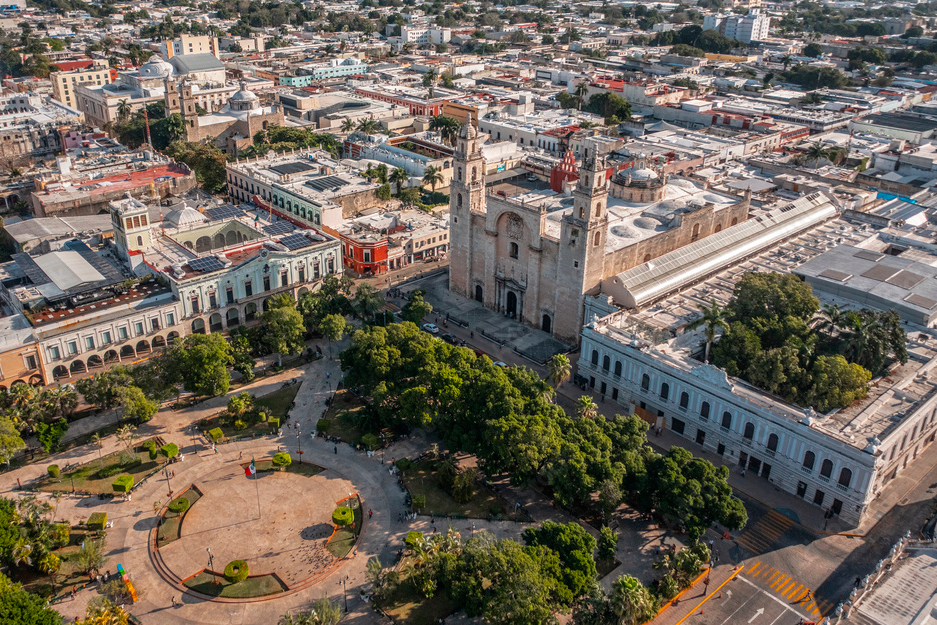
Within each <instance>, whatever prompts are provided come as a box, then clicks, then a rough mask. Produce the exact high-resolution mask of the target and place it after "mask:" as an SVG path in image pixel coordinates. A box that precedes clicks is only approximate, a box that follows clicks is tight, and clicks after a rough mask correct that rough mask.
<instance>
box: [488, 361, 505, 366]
mask: <svg viewBox="0 0 937 625" xmlns="http://www.w3.org/2000/svg"><path fill="white" fill-rule="evenodd" d="M491 364H493V365H494V366H496V367H507V366H508V364H507V363H506V362H501V361H500V360H496V361H494V362H493V363H491Z"/></svg>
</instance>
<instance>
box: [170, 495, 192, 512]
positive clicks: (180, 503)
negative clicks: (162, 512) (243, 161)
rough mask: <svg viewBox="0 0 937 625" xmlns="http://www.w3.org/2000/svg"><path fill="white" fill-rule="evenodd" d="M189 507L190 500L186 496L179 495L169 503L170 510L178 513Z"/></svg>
mask: <svg viewBox="0 0 937 625" xmlns="http://www.w3.org/2000/svg"><path fill="white" fill-rule="evenodd" d="M188 509H189V500H188V499H186V498H185V497H179V498H178V499H176V500H175V501H173V502H172V503H170V504H169V511H170V512H175V513H176V514H182V513H183V512H185V511H186V510H188Z"/></svg>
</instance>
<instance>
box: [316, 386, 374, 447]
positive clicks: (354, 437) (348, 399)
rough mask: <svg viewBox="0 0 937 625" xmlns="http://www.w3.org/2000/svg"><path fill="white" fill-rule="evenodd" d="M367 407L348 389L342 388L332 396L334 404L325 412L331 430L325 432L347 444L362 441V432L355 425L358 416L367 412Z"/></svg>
mask: <svg viewBox="0 0 937 625" xmlns="http://www.w3.org/2000/svg"><path fill="white" fill-rule="evenodd" d="M366 409H367V406H366V405H365V404H364V402H362V401H361V400H360V399H358V398H357V397H355V395H354V394H353V393H352V392H350V391H349V390H347V389H344V388H341V389H339V390H337V391H335V394H334V395H333V396H332V403H331V404H330V405H329V409H328V410H326V412H325V419H326V421H328V423H329V428H328V430H327V431H326V432H325V434H327V435H328V436H337V437H339V438H341V439H342V441H343V442H346V443H358V442H360V441H361V436H362V434H363V433H362V432H361V430H359V429H358V427H357V426H356V425H355V419H356V416H357V414H358V413H359V412H360V411H362V410H366Z"/></svg>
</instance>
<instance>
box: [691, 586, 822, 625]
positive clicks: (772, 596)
mask: <svg viewBox="0 0 937 625" xmlns="http://www.w3.org/2000/svg"><path fill="white" fill-rule="evenodd" d="M739 579H740V580H742V581H743V582H745V583H746V584H748V585H749V586H751V587H752V588H754V589H755V590H757V591H758V592H760V593H761V594H763V595H764V596H766V597H768V598H769V599H771V600H772V601H776V602H777V603H778V604H779V605H781V606H782V607H783V608H784V609H785V610H790V611H791V612H793V613H794V614H796V615H797V616H800V617H802V618H804V619H806V618H807V615H806V614H804V613H802V612H798V611H797V610H795V609H794V608H792V607H791V606H790V605H788V604H787V603H785V602H783V601H781V600H780V599H778V598H777V597H775V596H774V595H773V594H771V593H769V592H766V591H765V590H763V589H761V588H759V587H758V586H757V585H756V584H755V583H754V582H752V581H749V580H747V579H745V578H744V577H739ZM677 625H680V623H677Z"/></svg>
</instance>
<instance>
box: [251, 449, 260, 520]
mask: <svg viewBox="0 0 937 625" xmlns="http://www.w3.org/2000/svg"><path fill="white" fill-rule="evenodd" d="M251 462H252V463H253V460H252V461H251ZM254 489H255V490H256V491H257V518H258V519H260V518H261V516H263V515H262V514H261V512H260V486H259V485H258V484H257V471H256V470H255V471H254Z"/></svg>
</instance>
